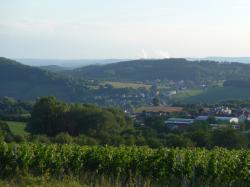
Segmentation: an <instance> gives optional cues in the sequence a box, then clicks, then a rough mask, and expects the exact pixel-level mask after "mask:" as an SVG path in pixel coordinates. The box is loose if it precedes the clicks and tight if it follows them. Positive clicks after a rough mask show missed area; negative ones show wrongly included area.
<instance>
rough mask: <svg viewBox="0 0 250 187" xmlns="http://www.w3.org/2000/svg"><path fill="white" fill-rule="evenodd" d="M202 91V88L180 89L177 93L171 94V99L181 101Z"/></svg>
mask: <svg viewBox="0 0 250 187" xmlns="http://www.w3.org/2000/svg"><path fill="white" fill-rule="evenodd" d="M203 92H204V90H202V89H194V90H185V91H180V92H178V93H177V94H175V95H173V97H172V99H173V100H176V101H182V100H185V99H188V98H190V97H193V96H197V95H200V94H202V93H203Z"/></svg>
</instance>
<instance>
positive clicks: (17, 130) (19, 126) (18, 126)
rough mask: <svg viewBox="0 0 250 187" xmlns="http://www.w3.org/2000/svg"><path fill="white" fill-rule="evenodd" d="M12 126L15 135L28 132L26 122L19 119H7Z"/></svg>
mask: <svg viewBox="0 0 250 187" xmlns="http://www.w3.org/2000/svg"><path fill="white" fill-rule="evenodd" d="M6 122H7V123H8V125H9V127H10V130H11V132H12V133H13V134H14V135H22V136H23V135H27V134H28V132H26V131H25V127H26V123H25V122H17V121H6Z"/></svg>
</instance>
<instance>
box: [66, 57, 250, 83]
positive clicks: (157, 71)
mask: <svg viewBox="0 0 250 187" xmlns="http://www.w3.org/2000/svg"><path fill="white" fill-rule="evenodd" d="M70 73H71V74H72V75H77V76H80V77H84V78H88V79H105V80H116V81H146V80H149V81H153V80H157V79H160V80H174V81H178V80H186V81H195V82H199V81H204V80H206V81H208V80H228V79H250V64H243V63H221V62H214V61H188V60H185V59H161V60H144V59H141V60H133V61H126V62H119V63H113V64H107V65H102V66H100V65H99V66H98V65H95V66H87V67H83V68H78V69H75V70H73V71H70Z"/></svg>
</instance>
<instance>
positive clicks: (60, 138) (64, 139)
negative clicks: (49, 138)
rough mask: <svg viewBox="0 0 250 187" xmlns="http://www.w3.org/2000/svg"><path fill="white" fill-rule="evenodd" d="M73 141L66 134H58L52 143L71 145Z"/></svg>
mask: <svg viewBox="0 0 250 187" xmlns="http://www.w3.org/2000/svg"><path fill="white" fill-rule="evenodd" d="M72 141H73V139H72V137H71V136H70V135H69V134H68V133H60V134H58V135H56V137H55V138H53V142H55V143H58V144H69V143H72Z"/></svg>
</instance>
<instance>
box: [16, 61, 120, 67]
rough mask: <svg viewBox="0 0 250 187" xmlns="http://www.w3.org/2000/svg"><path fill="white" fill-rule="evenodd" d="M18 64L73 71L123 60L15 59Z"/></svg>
mask: <svg viewBox="0 0 250 187" xmlns="http://www.w3.org/2000/svg"><path fill="white" fill-rule="evenodd" d="M15 60H17V61H18V62H20V63H22V64H25V65H29V66H51V65H56V66H61V67H65V68H67V69H74V68H78V67H84V66H88V65H93V64H102V65H103V64H109V63H115V62H121V61H125V60H124V59H36V58H20V59H15Z"/></svg>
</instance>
